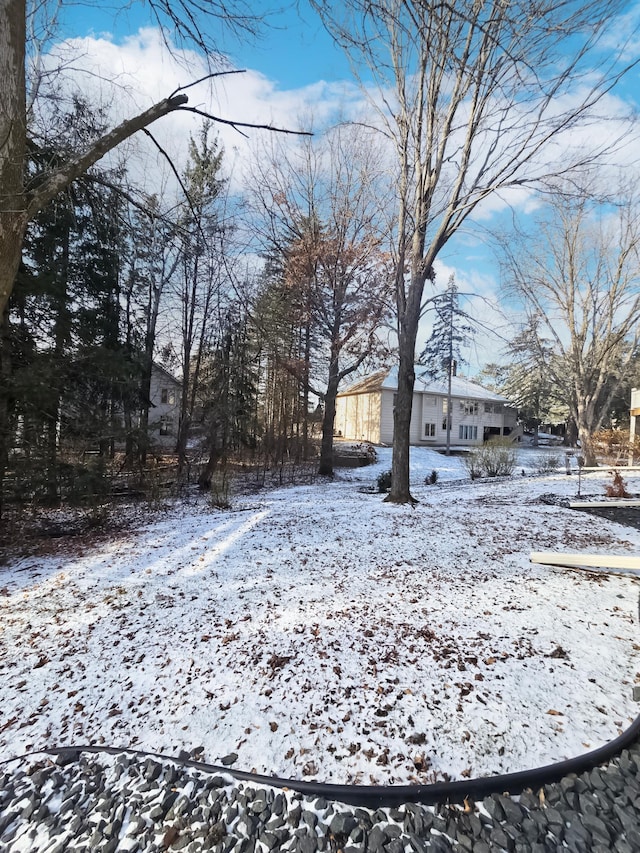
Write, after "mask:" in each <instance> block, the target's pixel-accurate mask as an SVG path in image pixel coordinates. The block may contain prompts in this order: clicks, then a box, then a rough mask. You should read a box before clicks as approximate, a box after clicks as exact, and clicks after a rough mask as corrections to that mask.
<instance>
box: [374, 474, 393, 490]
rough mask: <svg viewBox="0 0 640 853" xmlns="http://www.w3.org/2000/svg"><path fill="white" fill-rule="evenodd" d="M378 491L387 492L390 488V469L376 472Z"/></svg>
mask: <svg viewBox="0 0 640 853" xmlns="http://www.w3.org/2000/svg"><path fill="white" fill-rule="evenodd" d="M377 482H378V491H379V492H388V491H389V489H390V488H391V471H383V472H382V473H381V474H378V480H377Z"/></svg>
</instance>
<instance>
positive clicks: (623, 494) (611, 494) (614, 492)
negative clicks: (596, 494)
mask: <svg viewBox="0 0 640 853" xmlns="http://www.w3.org/2000/svg"><path fill="white" fill-rule="evenodd" d="M612 473H613V481H612V483H611V485H609V486H606V487H605V493H606V495H607V497H608V498H630V497H631V495H630V494H629V492H628V491H627V484H626V483H625V481H624V480H623V479H622V474H621V473H620V471H613V472H612Z"/></svg>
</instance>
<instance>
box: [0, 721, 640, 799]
mask: <svg viewBox="0 0 640 853" xmlns="http://www.w3.org/2000/svg"><path fill="white" fill-rule="evenodd" d="M639 739H640V715H638V716H637V717H636V719H635V720H634V721H633V723H632V724H631V725H630V726H629V728H628V729H625V731H624V732H623V733H622V734H621V735H619V736H618V737H617V738H615V739H614V740H612V741H609V743H606V744H604V746H601V747H598V749H594V750H592V751H591V752H587V753H585V754H584V755H580V756H578V757H577V758H568V759H567V760H566V761H560V762H558V763H557V764H546V765H545V766H544V767H536V768H534V769H533V770H521V771H519V772H518V773H507V774H505V775H503V776H482V777H479V778H476V779H464V780H460V781H457V782H436V783H435V784H433V785H332V784H330V783H323V782H302V781H298V780H296V779H281V778H280V777H278V776H262V775H260V774H257V773H248V772H246V771H244V770H231V769H229V768H228V767H221V766H218V765H215V764H204V763H202V762H200V761H193V760H191V759H179V758H174V757H172V756H170V755H162V754H158V753H149V752H143V751H141V750H137V749H125V748H116V747H109V746H61V747H51V748H49V749H42V750H38V751H37V752H35V753H28V755H36V754H42V753H45V754H49V755H59V756H63V757H64V758H66V759H67V760H68V761H69V763H70V762H71V761H75V760H77V758H78V757H79V755H80V753H81V752H90V753H96V754H99V753H107V754H109V755H120V754H122V753H126V754H130V755H138V756H142V757H144V758H153V759H160V760H163V761H171V762H174V763H175V764H180V765H182V766H184V767H193V768H195V769H197V770H202V771H204V772H206V773H216V774H225V775H228V776H231V777H233V778H234V779H236V780H238V781H241V782H250V783H251V784H252V785H261V786H267V787H272V788H286V789H288V790H290V791H298V792H299V793H301V794H304V795H305V796H307V797H322V798H324V799H325V800H335V801H337V802H340V803H345V804H347V805H352V806H362V807H364V808H371V809H377V808H384V807H386V806H398V805H401V804H402V803H422V804H423V805H435V804H437V803H462V802H463V801H464V800H465V799H468V800H482V799H484V798H485V797H487V796H489V794H494V793H500V794H503V793H509V794H519V793H521V792H522V791H524V790H525V789H526V788H531V789H533V790H536V789H538V788H541V787H542V786H543V785H547V784H549V783H551V782H557V781H559V780H560V779H562V777H563V776H568V775H569V774H571V773H576V774H577V773H583V772H584V771H585V770H591V769H593V768H594V767H596V766H598V765H600V764H605V763H606V762H608V761H610V760H611V759H612V758H615V757H616V756H617V755H619V754H620V753H621V752H622V750H623V749H627V748H628V747H629V746H631V745H632V744H633V743H634V742H635V741H637V740H639ZM25 757H26V755H23V756H18V757H16V758H13V759H10V761H16V760H20V758H25ZM6 763H9V762H6V761H5V762H2V764H6Z"/></svg>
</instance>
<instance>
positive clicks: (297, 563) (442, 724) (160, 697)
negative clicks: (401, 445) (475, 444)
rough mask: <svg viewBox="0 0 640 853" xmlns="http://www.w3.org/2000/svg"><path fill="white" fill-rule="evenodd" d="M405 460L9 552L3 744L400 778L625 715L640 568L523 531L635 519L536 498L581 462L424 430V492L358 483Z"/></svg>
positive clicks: (504, 762)
mask: <svg viewBox="0 0 640 853" xmlns="http://www.w3.org/2000/svg"><path fill="white" fill-rule="evenodd" d="M531 453H533V451H532V452H531ZM533 458H534V457H533V456H532V455H529V456H528V457H523V459H525V461H524V462H523V463H522V467H523V468H527V466H528V462H530V461H531V460H532V459H533ZM389 465H390V451H388V450H383V451H381V459H380V462H379V463H377V465H376V466H375V467H373V468H363V469H355V470H349V471H345V472H343V473H342V474H341V477H340V479H339V480H337V481H336V482H333V483H317V484H316V485H313V486H304V487H292V488H285V489H280V490H277V491H273V492H264V493H262V494H259V495H256V496H250V497H242V498H237V499H236V500H235V502H234V507H233V509H232V510H231V511H226V512H223V511H219V510H215V509H211V508H210V507H209V506H208V505H207V504H206V502H204V501H203V502H201V503H199V504H197V505H193V504H192V505H190V506H182V507H180V506H176V507H174V508H172V509H170V510H169V511H167V512H166V513H165V514H164V515H163V516H161V517H160V518H156V519H155V520H153V521H152V522H150V523H148V524H147V525H145V526H143V527H141V528H140V529H138V530H136V531H135V532H134V533H130V534H127V535H124V536H121V537H118V538H114V539H113V540H112V541H110V542H109V543H108V544H107V545H104V544H96V545H95V546H94V547H88V548H85V549H84V552H78V553H75V554H74V553H72V552H71V551H70V550H68V551H67V553H66V555H57V556H48V557H41V558H34V557H30V558H25V559H20V560H16V561H14V562H12V563H11V564H10V565H9V566H7V567H3V568H1V569H0V625H1V627H2V644H1V646H0V708H1V709H2V710H1V715H0V758H8V757H10V756H13V755H16V754H19V753H21V752H24V751H28V750H32V749H38V748H41V747H45V746H62V745H66V744H72V743H75V744H86V743H98V744H103V743H104V744H108V745H112V746H123V747H126V746H130V745H133V746H135V747H137V748H140V749H147V750H150V751H156V752H164V753H169V754H174V755H177V754H178V753H179V752H180V750H187V751H190V752H191V751H194V750H195V751H196V755H197V757H199V758H202V759H203V760H205V761H208V762H211V763H219V762H220V760H221V759H222V758H227V760H229V761H231V760H232V759H233V754H236V755H237V759H236V760H235V764H234V767H236V768H238V769H244V770H252V769H253V770H255V771H257V772H260V773H266V774H277V775H280V776H287V777H297V778H300V779H318V780H321V781H334V782H361V783H363V784H368V783H372V782H374V783H382V784H387V783H388V784H391V783H408V782H430V781H435V780H439V779H443V778H461V777H465V776H476V775H482V774H488V773H499V772H510V771H515V770H520V769H524V768H526V767H531V766H536V765H540V764H544V763H547V762H551V761H556V760H560V759H563V758H567V757H570V756H572V755H575V754H578V753H580V752H584V751H586V750H588V749H591V748H594V747H596V746H598V745H600V744H601V743H603V742H605V741H606V740H610V739H611V738H613V737H614V736H616V735H617V734H618V733H619V732H620V731H621V730H622V729H623V728H626V727H627V725H628V724H629V723H630V721H631V720H632V719H633V718H634V717H635V715H636V714H637V713H638V710H639V709H638V705H637V704H635V703H633V701H632V698H631V692H632V685H633V684H634V683H640V632H639V631H638V622H637V609H638V592H639V590H640V587H639V581H638V580H637V579H636V578H630V577H625V576H606V575H604V574H587V573H581V572H578V571H569V570H565V569H554V568H549V567H545V566H536V565H531V564H530V562H529V554H530V552H531V551H532V550H559V551H581V550H585V551H596V552H597V551H600V552H605V553H616V554H637V553H638V551H639V545H640V532H638V531H636V530H634V529H632V528H628V527H623V526H621V525H617V524H615V523H613V522H609V521H606V520H604V519H600V518H595V517H594V516H591V515H588V514H586V513H580V512H576V511H571V510H568V509H564V508H559V507H554V506H549V505H547V504H544V503H541V502H540V501H539V499H538V498H539V496H540V495H541V494H543V493H549V492H553V493H555V494H560V495H562V494H566V495H571V496H573V495H575V494H576V490H577V478H576V477H575V476H572V477H567V476H566V475H565V474H564V473H560V474H556V475H552V476H547V477H542V478H540V477H536V478H534V477H529V476H527V477H522V476H517V477H514V478H512V479H511V480H508V481H499V482H475V483H470V482H461V480H462V479H463V478H464V477H465V471H464V467H463V466H462V465H461V462H460V459H459V458H456V457H451V458H448V459H447V458H445V457H442V456H440V455H438V454H436V453H434V452H433V451H429V450H426V449H421V450H418V451H415V452H414V453H413V456H412V478H413V480H414V483H415V485H414V488H413V491H414V494H415V496H416V497H417V498H419V500H420V503H419V504H418V505H417V506H416V507H414V508H410V507H401V506H394V505H390V504H385V503H383V502H382V500H381V498H380V496H379V495H370V494H369V495H367V494H363V493H361V491H360V490H359V488H360V486H361V485H362V484H363V483H371V482H373V481H374V480H375V477H376V474H377V473H378V472H379V471H382V470H385V469H386V468H388V467H389ZM433 469H436V470H437V471H438V475H439V477H438V485H436V486H425V485H423V482H424V477H425V475H426V474H429V473H430V472H431V470H433ZM447 481H449V482H447ZM609 481H610V477H607V475H606V473H604V472H603V474H602V475H601V474H596V475H590V476H589V479H588V483H587V484H585V483H584V482H583V492H584V491H591V492H593V493H598V494H600V495H602V494H604V484H605V482H609ZM628 486H629V488H630V489H631V491H635V492H637V491H640V478H638V480H637V481H635V482H634V479H633V478H629V480H628Z"/></svg>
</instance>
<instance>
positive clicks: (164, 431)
mask: <svg viewBox="0 0 640 853" xmlns="http://www.w3.org/2000/svg"><path fill="white" fill-rule="evenodd" d="M170 428H171V418H170V417H169V416H168V415H161V416H160V435H169V434H170V432H169V431H170Z"/></svg>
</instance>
